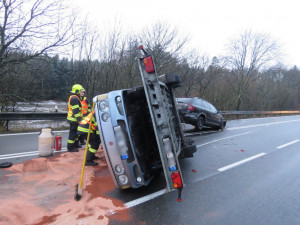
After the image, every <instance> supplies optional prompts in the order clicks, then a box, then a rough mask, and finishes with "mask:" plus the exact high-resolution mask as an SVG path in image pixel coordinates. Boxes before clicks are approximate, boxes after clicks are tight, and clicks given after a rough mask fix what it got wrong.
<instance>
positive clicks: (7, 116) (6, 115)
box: [0, 112, 67, 121]
mask: <svg viewBox="0 0 300 225" xmlns="http://www.w3.org/2000/svg"><path fill="white" fill-rule="evenodd" d="M66 118H67V113H65V112H53V113H43V112H1V113H0V121H1V120H2V121H11V120H63V119H66Z"/></svg>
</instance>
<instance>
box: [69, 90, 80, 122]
mask: <svg viewBox="0 0 300 225" xmlns="http://www.w3.org/2000/svg"><path fill="white" fill-rule="evenodd" d="M68 109H69V111H68V116H67V120H68V122H69V123H79V122H80V121H81V120H82V116H83V115H82V108H81V100H80V98H79V97H78V96H77V95H71V96H70V98H69V102H68Z"/></svg>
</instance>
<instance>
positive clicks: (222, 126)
mask: <svg viewBox="0 0 300 225" xmlns="http://www.w3.org/2000/svg"><path fill="white" fill-rule="evenodd" d="M219 129H220V130H221V131H223V130H224V122H223V121H222V123H221V124H220V127H219Z"/></svg>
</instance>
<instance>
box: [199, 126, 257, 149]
mask: <svg viewBox="0 0 300 225" xmlns="http://www.w3.org/2000/svg"><path fill="white" fill-rule="evenodd" d="M254 131H257V130H253V131H249V132H245V133H242V134H237V135H232V136H229V137H225V138H221V139H217V140H214V141H210V142H206V143H203V144H201V145H197V146H196V147H197V148H198V147H201V146H204V145H209V144H211V143H214V142H217V141H222V140H226V139H229V138H233V137H238V136H242V135H245V134H250V133H252V132H254Z"/></svg>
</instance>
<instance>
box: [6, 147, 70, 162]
mask: <svg viewBox="0 0 300 225" xmlns="http://www.w3.org/2000/svg"><path fill="white" fill-rule="evenodd" d="M66 151H67V148H62V149H61V151H54V153H59V152H66ZM38 154H39V152H38V151H33V152H21V153H14V154H7V155H0V160H1V159H13V158H21V157H28V156H34V155H38Z"/></svg>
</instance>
